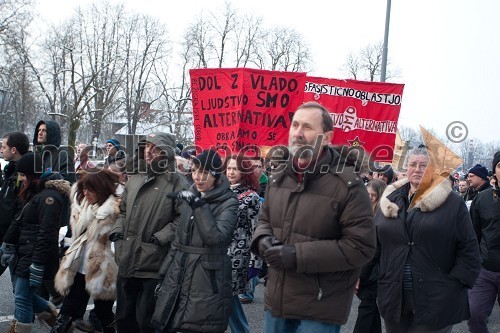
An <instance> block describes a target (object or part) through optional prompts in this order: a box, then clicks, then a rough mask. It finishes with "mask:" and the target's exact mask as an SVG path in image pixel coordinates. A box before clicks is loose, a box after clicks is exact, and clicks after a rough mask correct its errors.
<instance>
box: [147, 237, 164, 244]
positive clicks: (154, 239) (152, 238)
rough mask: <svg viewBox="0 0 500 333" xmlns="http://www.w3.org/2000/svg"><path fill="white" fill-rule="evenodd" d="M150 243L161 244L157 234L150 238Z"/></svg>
mask: <svg viewBox="0 0 500 333" xmlns="http://www.w3.org/2000/svg"><path fill="white" fill-rule="evenodd" d="M149 243H151V244H154V245H158V246H160V245H161V243H160V241H159V240H158V238H156V236H155V235H153V236H151V238H150V239H149Z"/></svg>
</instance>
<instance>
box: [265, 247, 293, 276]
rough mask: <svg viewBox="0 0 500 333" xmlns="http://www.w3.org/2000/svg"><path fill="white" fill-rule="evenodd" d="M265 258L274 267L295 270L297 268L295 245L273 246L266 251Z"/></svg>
mask: <svg viewBox="0 0 500 333" xmlns="http://www.w3.org/2000/svg"><path fill="white" fill-rule="evenodd" d="M264 260H265V261H266V262H267V264H268V265H269V266H271V267H273V268H277V269H285V270H295V269H297V254H296V253H295V245H278V246H273V247H271V248H269V249H267V250H266V252H264Z"/></svg>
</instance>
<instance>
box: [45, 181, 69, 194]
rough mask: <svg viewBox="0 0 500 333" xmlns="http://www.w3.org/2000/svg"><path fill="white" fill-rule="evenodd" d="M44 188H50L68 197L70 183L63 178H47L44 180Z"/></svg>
mask: <svg viewBox="0 0 500 333" xmlns="http://www.w3.org/2000/svg"><path fill="white" fill-rule="evenodd" d="M45 188H52V189H54V190H56V191H58V192H59V193H61V194H62V195H64V196H65V197H68V196H69V195H70V192H71V184H70V182H68V181H67V180H64V179H54V180H47V181H46V182H45Z"/></svg>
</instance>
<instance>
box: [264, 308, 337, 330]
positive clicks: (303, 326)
mask: <svg viewBox="0 0 500 333" xmlns="http://www.w3.org/2000/svg"><path fill="white" fill-rule="evenodd" d="M264 332H265V333H285V332H286V333H339V332H340V325H335V324H330V323H325V322H321V321H316V320H307V319H283V318H276V317H273V316H272V315H271V311H268V310H266V311H265V322H264Z"/></svg>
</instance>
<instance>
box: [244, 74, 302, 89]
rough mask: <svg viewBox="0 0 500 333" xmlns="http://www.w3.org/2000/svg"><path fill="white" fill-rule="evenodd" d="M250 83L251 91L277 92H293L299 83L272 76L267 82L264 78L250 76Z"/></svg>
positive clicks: (293, 79) (291, 79)
mask: <svg viewBox="0 0 500 333" xmlns="http://www.w3.org/2000/svg"><path fill="white" fill-rule="evenodd" d="M250 82H251V85H252V89H255V90H257V89H259V90H264V91H267V90H277V91H285V90H286V91H288V92H294V91H295V90H297V88H298V85H299V83H298V82H297V79H295V78H290V79H287V78H284V77H279V78H278V77H275V76H272V77H271V79H269V82H267V81H266V77H264V76H263V75H254V74H250Z"/></svg>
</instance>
